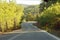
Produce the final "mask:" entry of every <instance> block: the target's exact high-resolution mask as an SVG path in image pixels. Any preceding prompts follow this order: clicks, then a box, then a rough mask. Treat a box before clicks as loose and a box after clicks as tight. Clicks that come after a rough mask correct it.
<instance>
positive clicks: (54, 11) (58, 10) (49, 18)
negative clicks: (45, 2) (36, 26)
mask: <svg viewBox="0 0 60 40" xmlns="http://www.w3.org/2000/svg"><path fill="white" fill-rule="evenodd" d="M57 18H60V4H59V3H58V2H57V3H56V4H53V5H51V6H50V7H48V8H47V9H46V10H45V11H43V12H42V13H41V14H40V15H39V16H38V19H37V21H38V22H39V23H40V25H41V26H46V25H47V26H48V27H50V26H51V27H52V28H53V27H54V28H55V27H57V26H53V25H54V24H55V23H56V25H57V24H60V23H58V21H57ZM58 28H59V27H58Z"/></svg>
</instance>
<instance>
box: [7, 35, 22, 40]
mask: <svg viewBox="0 0 60 40" xmlns="http://www.w3.org/2000/svg"><path fill="white" fill-rule="evenodd" d="M20 35H22V34H18V35H15V36H14V37H12V38H10V39H8V40H13V39H15V38H17V37H18V36H20Z"/></svg>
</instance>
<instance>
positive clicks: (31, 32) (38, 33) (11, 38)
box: [0, 22, 60, 40]
mask: <svg viewBox="0 0 60 40" xmlns="http://www.w3.org/2000/svg"><path fill="white" fill-rule="evenodd" d="M32 23H33V22H23V23H22V24H21V26H22V28H21V30H17V31H13V32H10V33H9V34H4V35H0V40H60V38H58V37H56V36H54V35H52V34H50V33H48V32H46V31H44V30H40V29H39V28H37V27H36V26H34V25H33V24H32Z"/></svg>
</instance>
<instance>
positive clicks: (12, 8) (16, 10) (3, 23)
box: [0, 2, 23, 32]
mask: <svg viewBox="0 0 60 40" xmlns="http://www.w3.org/2000/svg"><path fill="white" fill-rule="evenodd" d="M22 16H23V7H22V6H21V5H17V4H15V3H13V2H10V3H6V2H3V3H0V31H2V32H4V31H8V30H13V29H17V28H19V25H20V24H19V23H20V22H21V17H22Z"/></svg>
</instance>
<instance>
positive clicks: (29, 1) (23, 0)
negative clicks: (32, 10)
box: [16, 0, 41, 5]
mask: <svg viewBox="0 0 60 40" xmlns="http://www.w3.org/2000/svg"><path fill="white" fill-rule="evenodd" d="M16 3H17V4H26V5H37V4H40V3H41V0H16Z"/></svg>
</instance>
